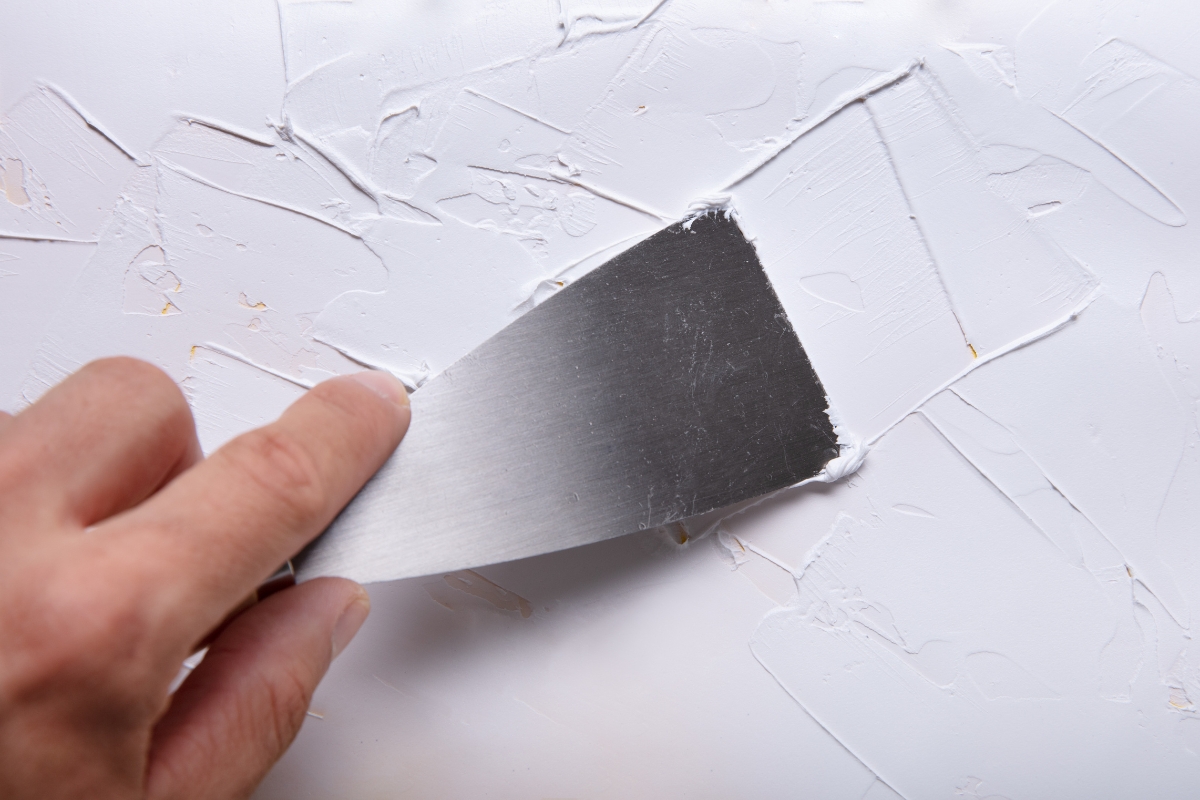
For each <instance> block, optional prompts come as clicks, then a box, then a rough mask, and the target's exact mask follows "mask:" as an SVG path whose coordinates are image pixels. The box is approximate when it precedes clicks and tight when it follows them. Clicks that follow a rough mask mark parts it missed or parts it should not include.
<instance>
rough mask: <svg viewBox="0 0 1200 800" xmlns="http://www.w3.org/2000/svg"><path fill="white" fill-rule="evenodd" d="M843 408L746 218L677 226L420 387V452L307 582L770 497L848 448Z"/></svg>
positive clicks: (497, 554) (360, 512)
mask: <svg viewBox="0 0 1200 800" xmlns="http://www.w3.org/2000/svg"><path fill="white" fill-rule="evenodd" d="M826 405H827V401H826V397H825V391H824V389H823V388H822V387H821V383H820V381H819V380H818V378H817V376H816V373H815V372H814V371H813V369H812V366H811V365H810V364H809V361H808V358H807V356H806V355H805V354H804V349H803V348H802V347H801V346H800V341H799V339H797V337H796V334H795V331H794V330H793V329H792V326H791V323H790V322H788V319H787V316H786V315H785V314H784V311H783V307H782V306H781V305H780V303H779V300H778V298H777V297H776V296H775V292H774V291H773V290H772V289H771V284H770V281H769V280H768V279H767V276H766V274H765V273H764V272H763V270H762V266H761V265H760V264H759V261H758V257H757V255H756V253H755V251H754V247H753V246H752V245H751V244H750V243H749V242H747V241H746V239H745V237H744V236H743V235H742V232H741V230H740V229H739V228H738V226H737V223H736V222H735V221H733V220H732V219H730V218H729V217H727V216H725V215H721V214H707V215H704V216H701V217H698V218H695V219H693V220H691V221H690V222H689V223H679V224H676V225H672V226H671V227H669V228H666V229H665V230H662V231H660V232H659V233H657V234H655V235H653V236H651V237H650V238H649V239H646V240H645V241H643V242H641V243H640V244H638V245H635V246H634V247H632V248H630V249H629V250H627V251H625V252H624V253H622V254H620V255H618V256H616V257H615V258H613V259H612V260H611V261H609V262H607V263H606V264H604V265H603V266H601V267H599V268H597V269H596V270H594V271H592V272H591V273H589V274H587V275H586V276H585V277H583V278H581V279H580V280H579V281H577V282H576V283H574V284H572V285H570V286H568V287H567V288H566V289H564V290H562V291H561V292H559V293H558V294H556V295H554V296H553V297H551V298H550V299H548V300H546V301H545V302H544V303H542V304H541V305H539V306H537V307H536V308H534V309H533V310H531V311H529V312H528V313H527V314H525V315H524V316H522V317H521V318H520V319H518V320H517V321H515V322H514V323H512V324H511V325H509V326H508V327H507V328H505V329H504V330H502V331H500V333H498V334H496V335H495V336H493V337H492V338H491V339H489V340H488V341H486V342H484V343H483V344H482V345H480V346H479V347H478V348H477V349H475V350H474V351H472V352H471V353H470V354H469V355H467V356H466V357H464V358H463V359H462V360H460V361H458V362H457V363H455V364H454V365H453V366H451V367H450V368H448V369H447V370H445V371H444V372H443V373H442V374H441V375H439V376H437V377H436V378H434V379H433V380H431V381H429V383H427V384H426V385H425V386H423V387H422V388H421V389H419V390H418V391H416V392H414V393H413V395H412V426H411V428H410V429H409V432H408V435H407V436H406V437H405V439H404V441H403V443H401V445H400V447H399V449H398V450H397V451H396V453H395V454H394V455H393V456H392V458H391V460H389V461H388V462H387V464H385V465H384V467H383V468H382V469H381V470H380V471H379V473H378V474H377V475H376V476H375V477H374V478H373V479H372V480H371V481H370V482H369V483H368V484H367V485H366V487H364V488H363V490H362V491H361V492H360V493H359V495H358V496H357V497H356V498H355V499H354V500H353V502H351V503H350V505H349V506H347V507H346V509H345V510H344V511H343V512H342V513H341V515H340V516H339V517H338V518H337V519H336V520H335V521H334V522H333V524H332V525H330V527H329V529H328V530H327V531H326V532H325V533H324V534H323V535H322V536H321V537H320V538H319V539H317V540H316V541H315V542H314V543H313V544H312V545H310V547H309V548H308V549H307V550H306V551H305V552H304V553H302V554H301V556H300V557H299V560H298V562H297V572H298V575H299V577H300V578H301V579H307V578H312V577H317V576H320V575H341V576H345V577H349V578H353V579H355V580H357V581H360V582H371V581H383V580H393V579H396V578H404V577H411V576H416V575H426V574H430V573H435V572H443V571H450V570H457V569H463V568H467V567H474V566H480V565H483V564H490V563H496V562H500V561H508V560H512V559H517V558H523V557H526V556H532V555H536V554H539V553H547V552H551V551H554V550H561V549H563V548H567V547H572V546H575V545H580V544H586V543H589V542H594V541H599V540H601V539H607V538H610V537H613V536H620V535H622V534H626V533H632V532H634V531H638V530H645V529H648V528H654V527H657V526H660V525H664V524H667V523H670V522H674V521H678V520H683V519H686V518H688V517H692V516H694V515H697V514H703V513H706V512H709V511H712V510H714V509H717V508H721V507H723V506H727V505H729V504H732V503H736V502H738V501H742V500H747V499H749V498H752V497H757V496H760V495H763V494H766V493H769V492H772V491H775V490H777V489H781V488H783V487H786V486H790V485H792V484H795V483H798V482H799V481H802V480H805V479H807V478H811V477H813V476H814V475H816V474H817V473H818V472H820V470H821V469H822V467H824V465H825V464H826V463H827V462H828V461H829V460H830V459H832V458H834V457H835V456H836V455H837V454H838V446H837V438H836V436H835V435H834V432H833V427H832V425H831V423H830V420H829V417H828V415H827V414H826Z"/></svg>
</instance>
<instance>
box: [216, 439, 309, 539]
mask: <svg viewBox="0 0 1200 800" xmlns="http://www.w3.org/2000/svg"><path fill="white" fill-rule="evenodd" d="M232 455H233V456H234V458H235V459H236V460H237V461H239V462H240V465H239V466H240V467H241V471H242V472H243V473H244V474H245V475H246V477H247V479H249V480H251V481H253V482H254V483H255V484H256V487H257V488H260V489H262V490H263V491H264V492H266V494H267V496H268V497H269V498H270V499H271V501H272V502H273V504H274V505H276V506H280V507H282V508H283V509H285V510H286V511H289V512H290V513H291V514H293V515H295V516H296V517H297V518H300V519H308V518H311V517H316V516H319V515H320V514H322V513H324V511H325V509H326V506H327V501H328V497H327V492H326V489H325V485H324V484H325V482H324V480H323V476H322V473H321V469H320V467H319V465H318V464H317V462H316V459H315V458H314V457H313V455H312V454H311V453H310V452H309V451H308V450H307V449H306V448H305V447H304V446H303V445H301V444H300V443H299V442H297V441H296V440H295V439H294V438H293V437H292V436H289V435H288V434H286V433H284V432H282V431H279V430H277V429H275V428H273V427H271V426H267V427H265V428H259V429H258V430H255V431H251V432H249V433H247V434H245V435H244V436H243V437H242V438H241V439H240V440H239V442H238V446H237V447H235V448H234V450H233V453H232Z"/></svg>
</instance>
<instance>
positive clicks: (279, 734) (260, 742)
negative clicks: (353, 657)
mask: <svg viewBox="0 0 1200 800" xmlns="http://www.w3.org/2000/svg"><path fill="white" fill-rule="evenodd" d="M369 610H370V600H369V599H368V598H367V593H366V591H365V590H363V588H362V587H361V586H359V585H358V584H356V583H354V582H353V581H348V580H344V579H342V578H319V579H316V580H313V581H309V582H307V583H303V584H300V585H299V586H295V587H292V588H290V589H285V590H284V591H282V592H278V593H276V594H273V595H271V596H270V597H268V598H267V599H266V600H263V601H262V602H261V603H259V604H257V605H255V606H252V607H251V608H249V609H248V610H247V611H245V612H244V613H243V614H242V615H241V616H239V617H237V618H236V619H234V621H233V622H231V623H230V624H229V626H228V627H227V628H225V630H223V631H222V632H221V634H220V636H218V637H217V639H216V641H214V642H213V644H212V645H211V646H210V647H209V649H208V654H207V655H206V656H205V657H204V660H203V661H202V662H201V663H200V666H198V667H197V668H196V670H195V671H194V672H193V673H192V674H191V675H189V676H188V678H187V680H185V681H184V682H183V684H182V685H181V686H180V687H179V690H178V691H177V692H176V693H175V695H174V697H173V698H172V700H171V706H170V708H169V709H168V710H167V713H166V714H165V715H163V718H162V719H161V720H160V721H159V723H158V725H157V726H156V727H155V730H154V738H153V742H152V744H151V749H150V762H149V766H148V771H147V777H146V796H147V797H148V798H166V797H171V798H178V797H187V798H214V799H215V798H238V797H248V796H249V795H250V793H251V792H253V791H254V788H255V787H256V786H257V785H258V783H259V781H261V780H262V778H263V777H264V776H265V775H266V774H267V771H268V770H269V769H270V768H271V766H272V765H273V764H274V763H275V762H276V761H277V760H278V759H279V757H280V756H282V755H283V753H284V751H285V750H286V749H287V748H288V745H290V744H291V743H292V740H293V739H294V738H295V737H296V734H297V733H298V732H299V731H300V725H301V724H302V723H303V722H304V717H305V715H306V713H307V712H308V705H309V702H310V701H311V699H312V695H313V692H314V691H315V690H316V688H317V683H318V682H319V681H320V680H321V678H322V677H323V676H324V675H325V671H326V670H327V669H328V668H329V663H330V662H331V661H332V660H333V658H334V657H335V656H336V655H337V653H338V652H340V650H341V649H342V648H344V647H345V646H346V644H347V643H348V642H349V641H350V639H351V638H353V636H354V634H355V633H357V632H358V629H359V627H360V626H361V625H362V623H363V621H364V620H365V619H366V618H367V612H368V611H369Z"/></svg>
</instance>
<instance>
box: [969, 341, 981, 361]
mask: <svg viewBox="0 0 1200 800" xmlns="http://www.w3.org/2000/svg"><path fill="white" fill-rule="evenodd" d="M967 349H968V350H970V351H971V358H979V353H976V352H975V345H973V344H971V343H970V342H967Z"/></svg>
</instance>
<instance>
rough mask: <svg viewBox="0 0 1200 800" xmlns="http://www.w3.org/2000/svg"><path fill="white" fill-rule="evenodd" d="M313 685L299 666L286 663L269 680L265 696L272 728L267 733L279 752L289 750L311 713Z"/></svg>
mask: <svg viewBox="0 0 1200 800" xmlns="http://www.w3.org/2000/svg"><path fill="white" fill-rule="evenodd" d="M312 692H313V689H312V687H310V686H309V682H308V681H307V680H305V676H304V675H303V674H302V673H301V671H300V670H299V669H296V668H293V667H289V666H284V667H282V668H281V669H280V670H279V672H278V673H277V674H275V675H274V676H272V679H271V680H269V681H268V682H267V691H266V692H265V698H266V702H267V706H268V708H267V718H268V721H269V723H268V724H269V725H270V728H269V730H268V731H266V735H267V736H269V737H270V738H271V740H273V743H274V745H275V747H276V751H277V752H280V753H282V752H283V751H284V750H286V749H287V747H288V745H290V744H291V743H292V740H293V739H294V738H296V734H297V733H298V732H299V731H300V726H301V725H303V724H304V717H305V715H306V714H307V713H308V705H309V703H310V702H311V700H312Z"/></svg>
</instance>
